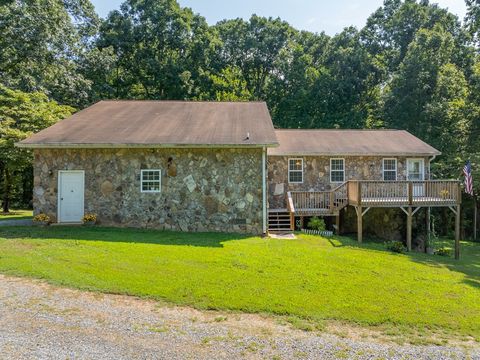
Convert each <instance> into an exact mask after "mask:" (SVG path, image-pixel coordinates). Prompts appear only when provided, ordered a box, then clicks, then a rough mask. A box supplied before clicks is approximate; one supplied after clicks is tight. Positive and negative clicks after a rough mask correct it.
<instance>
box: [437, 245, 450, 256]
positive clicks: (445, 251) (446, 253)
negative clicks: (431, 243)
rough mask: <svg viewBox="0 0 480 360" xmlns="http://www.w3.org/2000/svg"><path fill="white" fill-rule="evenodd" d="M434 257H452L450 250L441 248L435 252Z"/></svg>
mask: <svg viewBox="0 0 480 360" xmlns="http://www.w3.org/2000/svg"><path fill="white" fill-rule="evenodd" d="M435 255H439V256H446V257H451V256H452V250H451V249H449V248H445V247H442V248H440V249H438V250H436V251H435Z"/></svg>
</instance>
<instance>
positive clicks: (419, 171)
mask: <svg viewBox="0 0 480 360" xmlns="http://www.w3.org/2000/svg"><path fill="white" fill-rule="evenodd" d="M407 180H409V181H423V180H425V164H424V160H423V159H407ZM424 194H425V190H424V184H418V183H417V184H416V183H413V196H417V197H418V196H424Z"/></svg>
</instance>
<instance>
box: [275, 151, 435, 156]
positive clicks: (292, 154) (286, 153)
mask: <svg viewBox="0 0 480 360" xmlns="http://www.w3.org/2000/svg"><path fill="white" fill-rule="evenodd" d="M441 154H442V153H441V152H440V151H438V152H435V153H381V154H380V153H379V154H373V153H318V152H300V151H292V152H282V153H275V154H268V155H269V156H329V157H331V156H401V157H412V156H420V157H428V156H439V155H441Z"/></svg>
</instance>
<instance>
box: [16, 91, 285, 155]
mask: <svg viewBox="0 0 480 360" xmlns="http://www.w3.org/2000/svg"><path fill="white" fill-rule="evenodd" d="M202 145H207V146H276V145H278V143H277V139H276V136H275V132H274V129H273V124H272V120H271V118H270V114H269V112H268V109H267V105H266V104H265V103H264V102H195V101H100V102H98V103H96V104H94V105H92V106H90V107H88V108H86V109H84V110H82V111H80V112H78V113H76V114H74V115H72V116H71V117H69V118H67V119H65V120H62V121H60V122H58V123H57V124H55V125H53V126H51V127H49V128H47V129H45V130H43V131H40V132H39V133H37V134H35V135H33V136H31V137H30V138H28V139H25V140H23V141H21V142H20V143H19V146H21V147H32V148H35V147H47V148H48V147H87V146H88V147H117V146H118V147H119V146H126V147H128V146H132V147H135V146H138V147H155V146H202Z"/></svg>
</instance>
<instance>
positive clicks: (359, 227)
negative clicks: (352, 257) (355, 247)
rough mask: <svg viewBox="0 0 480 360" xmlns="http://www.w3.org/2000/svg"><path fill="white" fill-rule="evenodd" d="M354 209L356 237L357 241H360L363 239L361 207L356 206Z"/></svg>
mask: <svg viewBox="0 0 480 360" xmlns="http://www.w3.org/2000/svg"><path fill="white" fill-rule="evenodd" d="M355 209H356V210H357V239H358V242H359V243H362V241H363V227H362V225H363V224H362V218H363V215H362V207H361V206H357V207H356V208H355Z"/></svg>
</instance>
